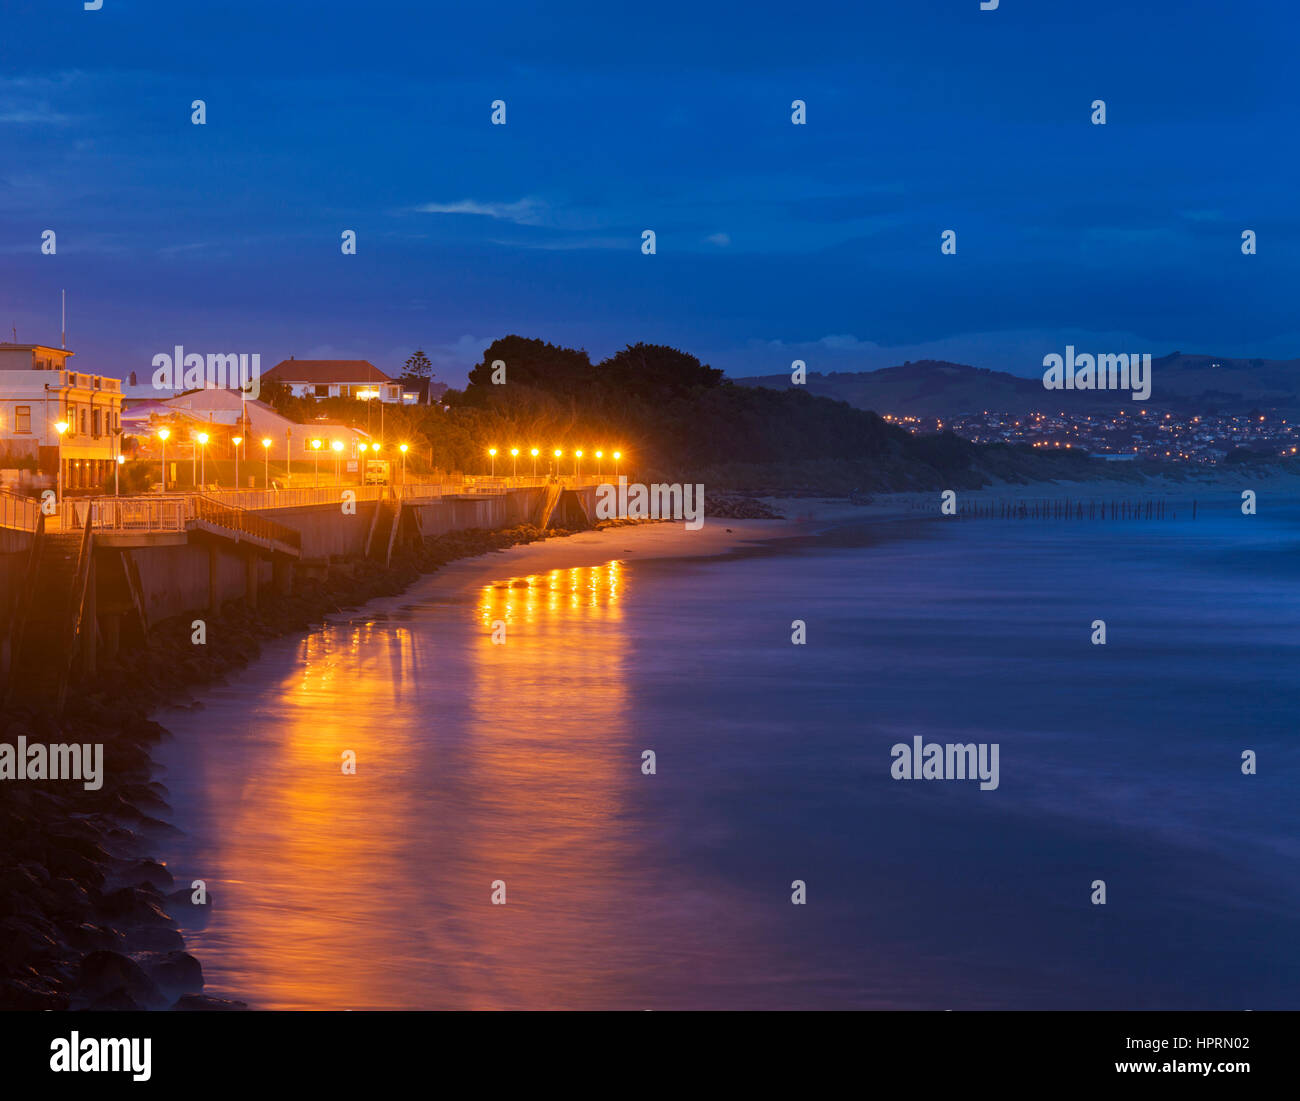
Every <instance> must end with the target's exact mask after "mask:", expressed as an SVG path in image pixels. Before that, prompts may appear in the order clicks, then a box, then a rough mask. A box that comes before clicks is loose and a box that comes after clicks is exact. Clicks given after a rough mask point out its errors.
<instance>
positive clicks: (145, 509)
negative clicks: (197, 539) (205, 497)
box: [60, 496, 191, 532]
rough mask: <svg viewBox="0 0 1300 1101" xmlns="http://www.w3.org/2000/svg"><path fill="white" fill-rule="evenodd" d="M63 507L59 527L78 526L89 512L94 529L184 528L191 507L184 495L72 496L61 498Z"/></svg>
mask: <svg viewBox="0 0 1300 1101" xmlns="http://www.w3.org/2000/svg"><path fill="white" fill-rule="evenodd" d="M63 508H64V510H65V512H66V513H67V516H66V518H64V523H62V524H60V527H61V528H62V529H63V530H65V531H66V530H71V529H74V528H75V529H77V530H80V529H81V528H82V527H84V526H85V524H86V517H87V514H89V516H90V525H91V527H92V528H94V530H95V531H98V532H115V531H119V532H128V531H129V532H152V531H184V530H185V521H186V520H187V519H188V518H189V515H190V511H191V510H190V508H189V498H188V497H184V496H168V497H74V498H70V499H65V500H64V502H63Z"/></svg>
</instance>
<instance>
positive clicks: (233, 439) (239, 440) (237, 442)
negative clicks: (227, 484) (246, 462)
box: [230, 436, 244, 489]
mask: <svg viewBox="0 0 1300 1101" xmlns="http://www.w3.org/2000/svg"><path fill="white" fill-rule="evenodd" d="M230 442H231V443H233V444H234V445H235V488H236V489H238V488H239V445H240V444H241V443H243V442H244V437H243V436H231V437H230Z"/></svg>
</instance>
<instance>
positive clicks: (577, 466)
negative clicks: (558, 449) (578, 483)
mask: <svg viewBox="0 0 1300 1101" xmlns="http://www.w3.org/2000/svg"><path fill="white" fill-rule="evenodd" d="M581 469H582V452H581V451H575V452H574V453H573V476H574V477H575V478H577V477H580V475H579V473H578V472H579V471H580V470H581Z"/></svg>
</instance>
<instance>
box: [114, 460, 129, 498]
mask: <svg viewBox="0 0 1300 1101" xmlns="http://www.w3.org/2000/svg"><path fill="white" fill-rule="evenodd" d="M124 462H126V456H125V455H119V456H118V457H117V462H115V463H114V464H113V496H114V497H120V496H122V487H121V483H120V482H119V481H118V471H119V470H121V469H122V464H123V463H124Z"/></svg>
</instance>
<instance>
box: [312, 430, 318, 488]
mask: <svg viewBox="0 0 1300 1101" xmlns="http://www.w3.org/2000/svg"><path fill="white" fill-rule="evenodd" d="M311 449H312V451H313V452H315V455H316V473H315V474H314V475H313V479H314V480H313V482H312V484H313V485H320V440H312V441H311Z"/></svg>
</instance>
